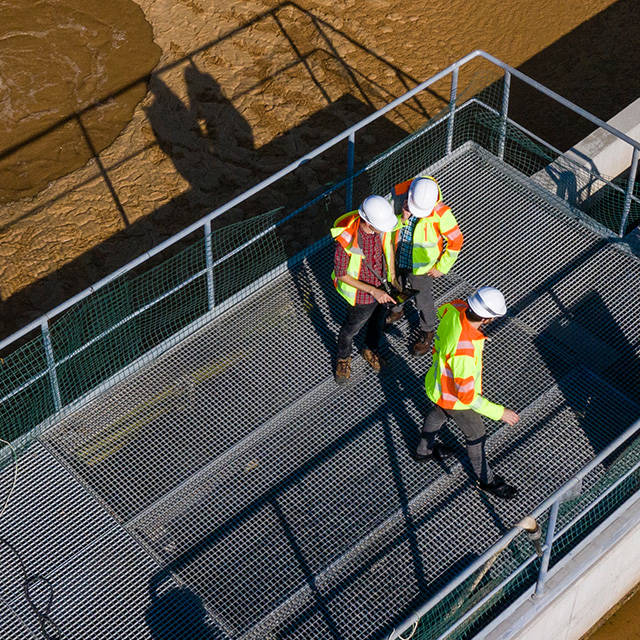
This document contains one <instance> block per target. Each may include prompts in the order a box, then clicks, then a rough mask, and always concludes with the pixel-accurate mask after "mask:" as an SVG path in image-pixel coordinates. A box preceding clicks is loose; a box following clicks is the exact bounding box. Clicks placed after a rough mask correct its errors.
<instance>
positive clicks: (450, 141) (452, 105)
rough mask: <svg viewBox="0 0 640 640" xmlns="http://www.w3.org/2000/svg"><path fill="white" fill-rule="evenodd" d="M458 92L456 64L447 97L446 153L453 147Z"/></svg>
mask: <svg viewBox="0 0 640 640" xmlns="http://www.w3.org/2000/svg"><path fill="white" fill-rule="evenodd" d="M457 94H458V66H457V65H456V66H455V67H454V68H453V71H452V72H451V95H450V98H449V123H448V127H447V155H449V154H450V153H451V149H452V148H453V121H454V116H455V112H456V96H457Z"/></svg>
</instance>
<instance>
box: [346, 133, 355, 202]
mask: <svg viewBox="0 0 640 640" xmlns="http://www.w3.org/2000/svg"><path fill="white" fill-rule="evenodd" d="M348 145H349V146H348V148H347V175H348V176H349V180H348V181H347V196H346V198H345V205H346V209H347V211H351V209H352V208H353V171H354V166H355V157H356V132H355V131H352V132H351V133H350V134H349V139H348Z"/></svg>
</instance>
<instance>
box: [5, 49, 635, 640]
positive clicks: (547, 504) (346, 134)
mask: <svg viewBox="0 0 640 640" xmlns="http://www.w3.org/2000/svg"><path fill="white" fill-rule="evenodd" d="M477 57H482V58H484V59H486V60H487V61H489V62H491V63H492V64H494V65H496V66H498V67H500V68H502V69H503V70H504V71H505V78H506V79H508V80H506V83H507V86H508V85H509V84H510V81H511V77H512V76H513V77H516V78H519V79H520V80H522V81H523V82H525V83H526V84H528V85H530V86H532V87H533V88H535V89H537V90H538V91H540V92H541V93H543V94H544V95H547V96H548V97H550V98H552V99H553V100H555V101H556V102H558V103H559V104H561V105H563V106H565V107H566V108H568V109H570V110H572V111H574V112H575V113H577V114H579V115H580V116H582V117H584V118H586V119H587V120H589V121H590V122H592V123H593V124H595V125H597V126H598V127H600V128H602V129H604V130H605V131H607V132H609V133H611V134H612V135H614V136H616V137H617V138H619V139H621V140H622V141H624V142H626V143H627V144H629V145H631V147H632V148H633V149H634V154H633V159H634V167H635V165H637V162H638V150H640V142H638V141H636V140H633V139H632V138H630V137H629V136H627V135H626V134H624V133H623V132H621V131H619V130H617V129H616V128H614V127H612V126H611V125H609V124H608V123H606V122H604V121H603V120H601V119H600V118H597V117H596V116H593V115H592V114H590V113H588V112H587V111H585V110H584V109H582V108H581V107H578V106H577V105H575V104H574V103H572V102H570V101H569V100H567V99H565V98H563V97H562V96H560V95H558V94H557V93H555V92H554V91H551V90H550V89H548V88H546V87H544V86H543V85H541V84H540V83H538V82H537V81H535V80H533V79H532V78H530V77H529V76H527V75H525V74H523V73H522V72H520V71H518V70H517V69H515V68H513V67H511V66H510V65H508V64H506V63H504V62H502V61H501V60H499V59H497V58H495V57H494V56H492V55H490V54H488V53H486V52H484V51H481V50H476V51H473V52H471V53H469V54H467V55H466V56H464V57H462V58H460V59H459V60H458V61H456V62H454V63H453V64H451V65H449V66H448V67H447V68H446V69H443V70H442V71H440V72H439V73H437V74H436V75H434V76H432V77H431V78H429V79H428V80H426V81H424V82H422V83H420V84H418V85H417V86H416V87H414V88H413V89H411V90H410V91H407V92H406V93H405V94H403V95H402V96H400V97H398V98H396V99H395V100H393V101H392V102H390V103H389V104H387V105H385V106H384V107H382V108H381V109H378V110H377V111H376V112H374V113H373V114H371V115H369V116H367V117H366V118H364V119H362V120H360V121H359V122H358V123H356V124H354V125H352V126H351V127H349V128H348V129H345V130H344V131H343V132H341V133H340V134H338V135H336V136H334V137H333V138H331V139H330V140H328V141H327V142H325V143H324V144H322V145H320V146H319V147H316V148H315V149H314V150H312V151H310V152H309V153H307V154H305V155H304V156H302V157H300V158H298V159H297V160H295V161H294V162H292V163H290V164H289V165H287V166H286V167H284V168H283V169H281V170H280V171H278V172H277V173H275V174H273V175H272V176H270V177H269V178H266V179H265V180H262V181H261V182H259V183H258V184H256V185H255V186H253V187H251V188H250V189H248V190H247V191H245V192H244V193H242V194H240V195H239V196H237V197H235V198H233V199H232V200H230V201H229V202H227V203H226V204H224V205H222V206H220V207H218V208H216V209H215V210H214V211H212V212H211V213H209V214H207V215H206V216H204V217H203V218H201V219H200V220H198V221H197V222H194V223H193V224H191V225H189V226H188V227H186V228H184V229H183V230H182V231H180V232H178V233H177V234H175V235H173V236H171V237H170V238H168V239H166V240H165V241H163V242H161V243H159V244H158V245H156V246H155V247H153V248H152V249H150V250H149V251H146V252H145V253H143V254H142V255H140V256H138V257H137V258H135V259H134V260H132V261H130V262H129V263H127V264H126V265H124V266H123V267H121V268H120V269H117V270H116V271H114V272H113V273H111V274H109V275H108V276H106V277H105V278H102V279H101V280H99V281H98V282H96V283H95V284H93V285H92V286H90V287H88V288H86V289H85V290H83V291H81V292H80V293H78V294H76V295H75V296H73V297H71V298H69V299H68V300H66V301H65V302H63V303H62V304H60V305H58V306H56V307H55V308H53V309H52V310H50V311H49V312H47V313H46V314H44V315H43V316H41V317H40V318H38V319H37V320H34V321H33V322H31V323H29V324H27V325H26V326H25V327H23V328H22V329H20V330H18V331H16V332H15V333H13V334H12V335H10V336H9V337H7V338H5V339H3V340H2V341H0V351H1V350H3V349H5V348H6V347H7V346H8V345H10V344H11V343H13V342H15V341H16V340H18V339H19V338H21V337H23V336H25V335H26V334H28V333H29V332H31V331H33V330H35V329H40V330H41V332H42V334H43V339H44V346H45V351H46V355H47V363H48V367H49V369H48V371H46V372H43V373H41V374H38V378H40V377H42V376H43V375H46V374H47V373H48V374H49V376H50V379H51V386H52V390H53V397H54V400H56V402H55V404H56V410H59V409H60V406H59V405H60V397H59V391H58V389H57V380H56V375H55V370H56V364H58V363H56V362H55V360H54V359H53V354H52V349H51V344H50V340H49V320H50V319H52V318H54V317H56V316H57V315H59V314H61V313H63V312H64V311H65V310H67V309H69V308H70V307H72V306H73V305H74V304H76V303H78V302H80V301H81V300H83V299H84V298H86V297H88V296H90V295H91V294H93V293H95V292H96V291H98V290H100V289H101V288H103V287H104V286H106V285H107V284H109V283H110V282H113V281H114V280H115V279H117V278H119V277H120V276H122V275H124V274H125V273H128V272H129V271H131V270H132V269H134V268H135V267H137V266H139V265H140V264H142V263H144V262H146V261H147V260H148V259H150V258H152V257H153V256H155V255H157V254H159V253H160V252H162V251H163V250H165V249H166V248H168V247H170V246H172V245H174V244H175V243H176V242H178V241H180V240H181V239H183V238H185V237H186V236H188V235H190V234H191V233H193V232H194V231H198V230H204V232H205V250H206V259H207V269H206V271H207V276H208V282H207V285H208V286H207V289H208V296H209V303H210V306H212V305H213V304H214V292H213V279H212V277H210V275H209V272H210V271H211V270H212V268H213V266H214V265H215V264H216V263H217V262H218V261H216V262H214V261H213V256H212V255H211V243H210V238H209V239H208V236H210V232H211V222H212V220H214V219H215V218H217V217H219V216H220V215H222V214H223V213H225V212H227V211H229V210H230V209H232V208H233V207H235V206H237V205H238V204H240V203H242V202H244V201H246V200H247V199H249V198H250V197H252V196H253V195H255V194H256V193H258V192H260V191H262V190H263V189H265V188H266V187H268V186H270V185H271V184H273V183H275V182H277V181H278V180H280V179H281V178H283V177H284V176H286V175H288V174H290V173H292V172H293V171H295V170H296V169H298V168H299V167H300V166H302V165H304V164H306V163H307V162H309V161H310V160H312V159H313V158H315V157H317V156H319V155H321V154H322V153H324V152H325V151H326V150H328V149H330V148H332V147H334V146H335V145H336V144H338V143H340V142H342V141H344V140H347V142H348V150H347V153H348V158H347V160H348V175H347V177H346V178H345V179H344V180H343V183H344V182H346V185H347V203H348V204H349V205H350V202H349V201H350V200H351V197H352V193H353V191H352V182H351V181H352V179H353V177H354V167H353V164H354V161H353V159H354V148H355V134H356V132H357V131H359V130H360V129H362V128H364V127H366V126H367V125H368V124H370V123H371V122H373V121H375V120H376V119H378V118H380V117H382V116H383V115H385V114H386V113H388V112H389V111H391V110H393V109H395V108H396V107H397V106H399V105H400V104H402V103H404V102H406V101H407V100H409V99H411V98H412V97H413V96H415V95H416V94H418V93H420V92H421V91H423V90H424V89H426V88H427V87H429V86H430V85H432V84H434V83H436V82H438V81H439V80H441V79H443V78H444V77H446V76H447V75H448V74H450V73H451V74H452V82H451V93H450V103H449V112H448V114H447V115H446V116H445V117H448V118H449V126H448V130H447V152H451V150H452V135H453V118H454V116H455V112H456V96H457V90H458V86H457V84H458V82H457V80H458V71H459V69H460V67H461V66H462V65H464V64H466V63H467V62H469V61H470V60H472V59H474V58H477ZM503 98H504V99H503V104H502V109H501V112H500V117H501V125H502V126H501V130H500V137H501V140H500V144H499V147H500V149H501V150H503V149H504V139H503V138H504V136H505V135H506V131H505V130H506V123H507V122H510V121H511V120H510V118H508V97H507V98H505V97H504V96H503ZM632 188H633V183H632V182H630V188H629V186H628V188H627V197H626V201H625V213H627V214H628V210H629V206H630V202H631V200H632V199H633V200H635V197H634V196H633V193H632ZM300 210H302V209H300ZM300 210H297V211H294V212H293V213H292V214H290V215H289V216H287V219H289V218H291V217H293V215H296V213H298V212H299V211H300ZM272 226H273V225H272ZM269 229H271V227H270V228H269ZM268 231H269V230H266V231H264V232H262V233H261V234H258V235H257V237H256V238H252V239H251V240H249V241H247V242H246V243H245V244H244V245H242V246H243V247H244V246H248V245H249V244H251V242H254V241H255V240H256V239H257V238H258V237H261V236H262V235H264V233H267V232H268ZM241 248H242V247H240V248H238V249H236V251H237V250H240V249H241ZM226 257H228V256H225V258H226ZM223 259H224V258H223ZM202 275H204V272H199V273H198V274H196V275H195V276H192V277H191V278H190V279H189V281H191V280H192V279H193V278H195V277H201V276H202ZM178 286H181V285H178ZM169 293H171V292H169ZM166 295H169V294H166ZM149 304H153V303H149ZM124 321H125V320H122V321H121V322H124ZM68 357H71V356H68ZM25 384H26V385H28V384H29V383H25ZM24 386H25V385H21V386H20V389H23V388H24ZM638 431H640V420H638V421H637V422H635V423H634V424H633V425H632V426H631V427H629V428H628V429H627V430H626V431H625V433H624V434H622V435H621V436H619V437H618V438H617V439H616V440H615V441H614V442H612V443H611V444H610V445H609V446H608V447H607V448H605V449H604V450H603V451H602V452H600V454H598V456H596V457H595V458H594V459H593V460H592V461H591V462H590V463H589V464H587V465H585V466H584V467H583V468H582V469H581V470H580V471H579V472H578V473H576V474H575V475H574V476H573V478H571V479H570V480H569V481H567V482H566V483H565V484H564V485H563V486H562V487H561V488H560V489H558V490H557V491H556V492H554V493H553V494H552V495H551V496H549V497H548V498H547V499H546V500H544V501H543V502H542V503H541V504H540V505H539V506H538V507H537V508H536V509H535V510H534V511H533V514H532V515H533V516H534V517H539V516H540V515H541V514H542V513H544V512H545V511H547V510H548V509H549V508H552V509H553V510H554V512H555V513H556V514H557V510H558V506H559V504H560V502H561V500H562V497H563V496H564V495H566V493H567V492H568V491H570V490H571V489H572V488H573V487H574V486H575V485H576V484H577V483H578V482H580V480H581V479H582V478H583V477H584V476H585V475H587V474H588V473H589V472H590V471H591V470H592V469H593V468H595V467H596V466H597V465H598V464H600V462H601V461H602V460H604V458H606V457H607V456H608V455H610V454H611V453H612V452H613V451H615V450H616V449H617V448H619V447H620V446H621V445H622V444H624V443H625V442H627V441H628V440H629V439H630V438H631V437H633V436H634V435H636V434H637V433H638ZM591 508H592V504H591V505H589V508H588V509H586V510H585V513H586V512H588V511H589V510H590V509H591ZM520 532H521V529H519V528H518V527H514V528H513V529H512V530H511V531H509V532H507V533H506V534H505V535H504V536H503V537H502V538H501V539H500V540H499V541H498V542H496V543H495V544H494V545H492V546H491V547H490V548H489V549H488V550H487V551H486V552H485V553H484V554H482V555H481V556H480V557H479V558H477V559H476V560H475V561H474V562H473V563H472V564H471V565H469V567H467V568H466V569H465V570H464V571H462V572H461V573H460V574H459V575H458V576H456V577H455V578H454V579H453V580H452V581H451V582H450V583H449V584H448V585H447V586H446V587H444V588H443V589H442V590H441V591H440V592H438V594H436V595H434V596H433V597H432V598H430V599H429V600H428V601H427V602H426V603H425V604H424V605H422V606H421V607H420V608H419V609H418V610H417V611H416V612H414V613H413V614H412V615H411V616H410V617H409V618H407V619H406V620H405V622H404V623H403V624H402V625H401V626H400V627H398V629H397V630H394V632H393V634H392V636H390V637H397V635H395V634H399V633H402V632H403V631H405V630H406V629H407V628H409V627H410V626H412V625H413V624H415V623H416V622H417V621H419V619H420V618H421V617H422V616H423V615H424V614H425V613H426V612H427V611H428V610H430V609H431V608H432V607H433V606H435V605H436V604H437V603H438V602H440V601H441V600H442V599H443V598H444V597H445V596H446V595H448V594H449V593H451V592H452V591H453V590H454V589H455V588H456V587H458V586H459V585H460V584H461V583H462V582H464V581H465V580H466V579H468V578H469V577H470V576H471V575H472V574H473V573H474V572H475V571H477V570H478V569H479V568H480V567H481V566H482V565H483V564H485V563H486V562H487V561H488V560H489V559H491V557H492V556H493V555H494V554H495V553H496V552H498V551H500V550H501V549H504V548H505V547H506V546H507V545H508V544H510V543H511V541H512V540H513V539H514V538H515V537H516V536H517V535H518V534H519V533H520ZM548 535H549V538H548V541H547V545H546V546H545V554H546V558H545V559H544V561H543V563H542V564H543V567H546V566H547V565H548V562H549V557H550V552H551V547H552V545H553V541H554V540H555V539H556V538H555V532H554V527H553V526H550V527H549V531H548ZM517 570H518V569H517ZM517 570H516V571H517ZM545 574H546V570H545V571H542V572H541V573H540V576H539V586H540V593H541V592H542V588H543V586H544V578H545ZM513 575H514V574H513V573H512V574H511V576H513Z"/></svg>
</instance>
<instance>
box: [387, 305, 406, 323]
mask: <svg viewBox="0 0 640 640" xmlns="http://www.w3.org/2000/svg"><path fill="white" fill-rule="evenodd" d="M403 316H404V309H400V311H390V312H389V313H388V314H387V317H386V318H385V319H384V323H385V324H387V325H389V324H393V323H394V322H398V320H400V318H402V317H403Z"/></svg>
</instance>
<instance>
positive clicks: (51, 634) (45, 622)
mask: <svg viewBox="0 0 640 640" xmlns="http://www.w3.org/2000/svg"><path fill="white" fill-rule="evenodd" d="M0 443H3V444H5V445H7V446H8V447H9V448H10V449H11V454H12V456H13V465H12V466H13V479H12V481H11V488H10V489H9V493H7V497H6V498H5V501H4V504H3V505H2V510H0V517H2V516H3V515H4V514H5V512H6V510H7V508H8V507H9V501H10V500H11V496H12V495H13V492H14V491H15V488H16V485H17V483H18V454H17V452H16V450H15V447H14V446H13V445H12V444H11V443H10V442H8V441H7V440H5V439H4V438H0ZM0 544H3V545H4V546H5V547H7V549H9V551H11V553H13V555H14V556H15V557H16V559H17V561H18V564H19V566H20V571H21V573H22V578H23V581H22V590H23V592H24V596H25V598H26V600H27V603H28V604H29V607H30V608H31V610H32V611H33V614H34V615H35V617H36V620H37V621H38V627H39V629H40V633H41V634H42V637H43V638H45V639H46V640H61V638H62V636H61V635H60V629H59V628H58V626H57V625H56V623H55V622H54V621H53V620H52V619H51V618H50V617H49V612H50V609H51V603H52V601H53V588H52V587H51V583H50V582H49V581H48V580H46V579H45V578H43V577H42V576H38V575H33V576H30V575H29V574H28V573H27V568H26V567H25V564H24V562H23V560H22V557H21V556H20V554H19V553H18V551H17V550H16V548H15V547H14V546H13V545H12V544H11V543H10V542H9V541H8V540H6V539H5V538H2V537H0ZM38 582H44V583H45V584H46V585H47V587H48V589H49V597H48V598H47V605H46V607H45V610H44V611H40V609H39V608H38V605H37V604H36V603H35V602H34V601H33V594H32V593H31V591H30V589H31V587H32V586H34V585H35V584H37V583H38Z"/></svg>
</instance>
